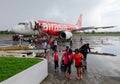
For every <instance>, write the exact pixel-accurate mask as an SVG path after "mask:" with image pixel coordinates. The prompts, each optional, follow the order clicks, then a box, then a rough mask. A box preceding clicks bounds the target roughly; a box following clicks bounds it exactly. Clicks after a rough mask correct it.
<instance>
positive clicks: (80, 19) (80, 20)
mask: <svg viewBox="0 0 120 84" xmlns="http://www.w3.org/2000/svg"><path fill="white" fill-rule="evenodd" d="M76 25H77V26H78V27H79V28H80V27H81V26H82V14H80V17H79V18H78V21H77V24H76Z"/></svg>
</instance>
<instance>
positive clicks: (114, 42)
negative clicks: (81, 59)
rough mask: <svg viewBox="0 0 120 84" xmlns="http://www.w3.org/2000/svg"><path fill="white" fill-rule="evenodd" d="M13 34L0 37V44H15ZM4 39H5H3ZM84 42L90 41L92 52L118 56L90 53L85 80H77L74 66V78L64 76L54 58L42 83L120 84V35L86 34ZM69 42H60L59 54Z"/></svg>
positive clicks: (75, 42)
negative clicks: (69, 78)
mask: <svg viewBox="0 0 120 84" xmlns="http://www.w3.org/2000/svg"><path fill="white" fill-rule="evenodd" d="M11 39H12V38H11V36H3V37H0V46H5V45H13V44H14V43H13V42H12V41H11ZM2 40H4V41H2ZM83 42H84V43H89V44H90V47H91V48H92V49H91V51H92V52H101V53H111V54H115V55H116V56H108V55H107V56H106V55H95V54H88V59H87V63H88V69H87V71H86V72H85V73H84V74H83V80H77V78H76V77H77V76H76V69H75V67H74V66H72V73H71V76H72V80H68V79H67V78H66V77H64V75H63V72H61V71H60V68H59V71H58V72H55V71H54V63H53V58H52V56H50V59H49V63H48V65H49V66H48V72H49V74H48V77H47V78H46V79H45V80H43V81H42V83H41V84H120V36H115V37H114V36H87V37H86V36H84V37H83ZM66 45H69V43H59V51H60V52H59V55H60V57H59V58H61V55H62V51H63V50H64V49H65V46H66ZM80 46H81V44H80V37H76V36H74V37H73V49H75V48H79V47H80Z"/></svg>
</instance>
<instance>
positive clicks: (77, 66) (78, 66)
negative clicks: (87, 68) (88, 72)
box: [75, 62, 83, 68]
mask: <svg viewBox="0 0 120 84" xmlns="http://www.w3.org/2000/svg"><path fill="white" fill-rule="evenodd" d="M82 66H83V65H82V62H80V63H79V65H75V67H76V68H80V67H82Z"/></svg>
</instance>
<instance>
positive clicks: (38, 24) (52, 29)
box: [13, 14, 114, 39]
mask: <svg viewBox="0 0 120 84" xmlns="http://www.w3.org/2000/svg"><path fill="white" fill-rule="evenodd" d="M113 27H114V26H106V27H94V26H91V27H82V14H80V16H79V18H78V21H77V23H76V24H75V25H72V24H64V23H58V22H48V21H42V20H36V21H24V22H19V23H18V24H17V25H16V26H15V27H14V28H13V31H14V32H15V33H17V34H22V35H44V34H46V33H47V34H49V35H54V36H59V37H60V38H61V39H70V38H71V37H72V36H73V32H74V31H83V30H88V29H99V28H103V29H105V28H113Z"/></svg>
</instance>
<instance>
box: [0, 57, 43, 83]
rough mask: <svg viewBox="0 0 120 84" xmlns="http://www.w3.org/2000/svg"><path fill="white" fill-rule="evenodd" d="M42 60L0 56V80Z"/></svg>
mask: <svg viewBox="0 0 120 84" xmlns="http://www.w3.org/2000/svg"><path fill="white" fill-rule="evenodd" d="M40 61H42V59H38V58H17V57H0V82H1V81H3V80H5V79H8V78H9V77H11V76H13V75H15V74H17V73H19V72H21V71H23V70H25V69H27V68H28V67H30V66H32V65H34V64H36V63H38V62H40Z"/></svg>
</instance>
